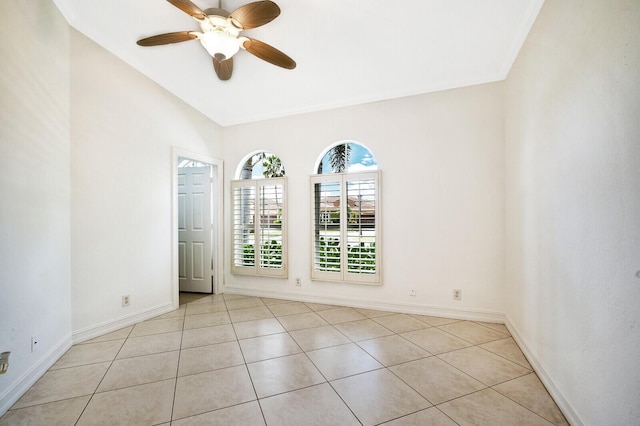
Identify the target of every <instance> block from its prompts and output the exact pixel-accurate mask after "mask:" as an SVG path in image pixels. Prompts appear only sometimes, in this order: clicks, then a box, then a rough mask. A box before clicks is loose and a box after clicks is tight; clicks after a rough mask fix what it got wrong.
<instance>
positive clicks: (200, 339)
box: [182, 324, 236, 349]
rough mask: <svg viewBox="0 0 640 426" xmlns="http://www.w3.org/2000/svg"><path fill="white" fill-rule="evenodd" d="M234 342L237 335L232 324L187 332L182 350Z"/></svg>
mask: <svg viewBox="0 0 640 426" xmlns="http://www.w3.org/2000/svg"><path fill="white" fill-rule="evenodd" d="M234 340H236V333H235V332H234V330H233V326H232V325H231V324H223V325H214V326H213V327H202V328H194V329H191V330H185V331H184V332H183V333H182V349H187V348H195V347H198V346H206V345H214V344H216V343H224V342H232V341H234Z"/></svg>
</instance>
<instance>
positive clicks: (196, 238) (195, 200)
mask: <svg viewBox="0 0 640 426" xmlns="http://www.w3.org/2000/svg"><path fill="white" fill-rule="evenodd" d="M211 230H212V227H211V167H180V168H178V274H179V281H180V291H189V292H196V293H212V292H213V286H212V279H211V276H212V270H211V264H212V262H211Z"/></svg>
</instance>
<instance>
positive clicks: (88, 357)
mask: <svg viewBox="0 0 640 426" xmlns="http://www.w3.org/2000/svg"><path fill="white" fill-rule="evenodd" d="M123 343H124V339H121V340H110V341H108V342H98V343H86V344H82V345H75V346H72V347H71V348H69V350H68V351H67V352H66V353H65V354H64V355H62V357H60V359H59V360H58V361H57V362H56V363H55V364H53V366H52V367H51V370H56V369H58V368H67V367H77V366H79V365H86V364H96V363H99V362H106V361H113V359H114V358H115V357H116V355H117V354H118V351H119V350H120V348H121V347H122V344H123Z"/></svg>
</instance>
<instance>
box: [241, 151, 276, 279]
mask: <svg viewBox="0 0 640 426" xmlns="http://www.w3.org/2000/svg"><path fill="white" fill-rule="evenodd" d="M284 176H285V170H284V166H283V165H282V161H281V160H280V157H279V156H277V155H275V154H273V153H271V152H267V151H259V152H255V153H253V154H250V155H248V156H247V157H245V158H244V160H243V161H242V162H241V163H240V165H239V166H238V169H237V172H236V177H237V178H238V179H237V180H234V181H232V182H231V194H232V216H233V237H232V238H233V256H232V261H231V272H232V273H234V274H245V275H264V276H273V277H282V278H286V277H287V268H286V264H287V256H286V254H287V247H286V242H287V238H286V230H287V227H286V198H287V197H286V178H285V177H284Z"/></svg>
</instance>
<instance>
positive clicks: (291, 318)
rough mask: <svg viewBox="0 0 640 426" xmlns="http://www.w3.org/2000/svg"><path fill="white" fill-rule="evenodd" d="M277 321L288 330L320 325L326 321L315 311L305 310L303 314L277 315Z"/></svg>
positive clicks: (325, 323)
mask: <svg viewBox="0 0 640 426" xmlns="http://www.w3.org/2000/svg"><path fill="white" fill-rule="evenodd" d="M278 321H280V323H281V324H282V325H283V327H284V328H286V329H287V330H288V331H294V330H303V329H305V328H313V327H321V326H324V325H327V324H328V323H327V322H326V321H325V320H323V319H322V317H320V316H319V315H318V314H317V313H315V312H306V313H303V314H294V315H287V316H284V317H279V318H278Z"/></svg>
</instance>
